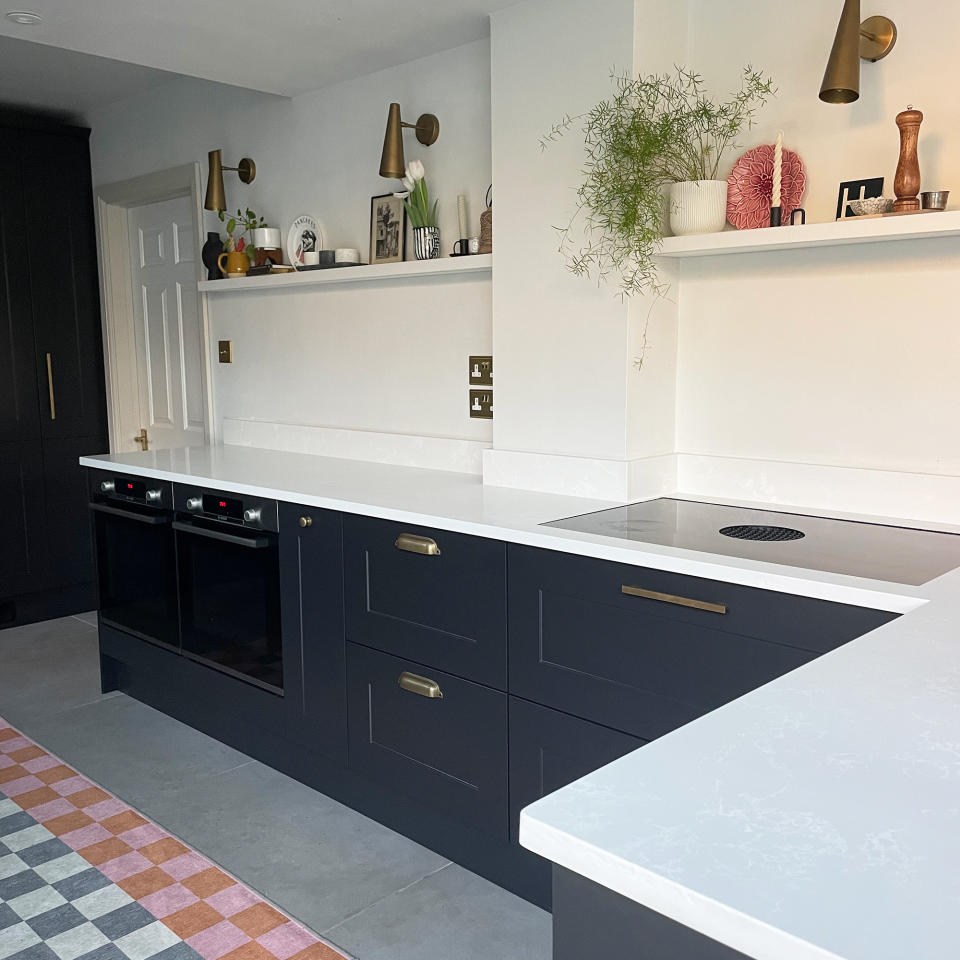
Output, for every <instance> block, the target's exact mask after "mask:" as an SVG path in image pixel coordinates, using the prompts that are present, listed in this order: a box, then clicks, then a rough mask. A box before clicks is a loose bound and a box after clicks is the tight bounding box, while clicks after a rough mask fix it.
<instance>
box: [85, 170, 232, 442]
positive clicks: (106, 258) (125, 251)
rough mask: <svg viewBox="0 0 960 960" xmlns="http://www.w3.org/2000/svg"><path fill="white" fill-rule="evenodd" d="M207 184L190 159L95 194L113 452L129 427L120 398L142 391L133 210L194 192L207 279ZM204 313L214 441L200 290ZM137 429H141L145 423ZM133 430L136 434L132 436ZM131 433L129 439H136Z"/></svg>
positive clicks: (208, 430) (207, 434)
mask: <svg viewBox="0 0 960 960" xmlns="http://www.w3.org/2000/svg"><path fill="white" fill-rule="evenodd" d="M202 189H203V188H202V183H201V175H200V164H199V163H185V164H183V165H182V166H179V167H171V168H170V169H168V170H160V171H158V172H157V173H148V174H146V175H145V176H142V177H134V178H133V179H131V180H121V181H120V182H119V183H111V184H107V185H106V186H103V187H98V188H97V190H96V192H95V194H94V203H95V206H96V222H97V245H98V247H99V250H100V303H101V312H102V315H103V359H104V365H105V368H106V369H105V373H106V386H107V421H108V426H109V432H110V451H111V453H116V452H117V451H118V450H121V449H122V447H121V445H120V444H121V437H126V434H125V433H124V432H123V431H124V430H125V429H129V428H128V427H127V426H126V425H125V423H124V411H123V410H122V409H121V404H120V398H121V397H124V396H127V397H129V396H135V395H137V353H136V343H135V340H134V337H133V301H132V297H133V293H132V290H133V284H132V276H133V274H132V271H131V266H130V244H129V231H128V229H127V211H128V210H129V209H130V208H131V207H140V206H143V205H145V204H148V203H159V202H160V201H162V200H173V199H174V198H176V197H190V198H191V199H192V201H193V204H192V206H193V210H194V230H195V238H194V239H195V242H196V250H197V256H196V264H197V280H198V281H199V280H203V279H204V266H203V262H202V261H201V259H200V250H201V249H202V248H203V244H204V242H205V240H206V236H205V234H204V229H203V205H202V201H201V196H202V192H201V191H202ZM197 309H198V310H199V316H200V330H201V337H200V344H201V350H202V352H203V356H202V357H201V364H200V370H201V376H202V379H203V384H202V389H203V397H204V412H205V415H206V425H205V429H204V438H205V440H206V442H207V443H212V442H213V435H214V430H213V422H214V421H213V392H212V390H211V389H210V384H211V382H212V372H213V371H212V368H211V364H210V359H211V350H210V321H209V317H208V316H207V298H206V297H205V296H203V295H202V294H200V293H198V294H197ZM128 419H129V415H128ZM136 429H139V425H138V427H137V428H136ZM132 437H133V433H131V434H130V438H132ZM130 438H128V439H130Z"/></svg>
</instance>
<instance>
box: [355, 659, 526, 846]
mask: <svg viewBox="0 0 960 960" xmlns="http://www.w3.org/2000/svg"><path fill="white" fill-rule="evenodd" d="M347 676H348V681H347V684H348V691H349V693H348V699H349V709H350V714H349V728H350V750H349V764H350V767H351V769H353V770H355V771H357V772H358V773H362V774H364V775H366V776H368V777H369V778H371V779H372V780H375V781H377V782H378V783H380V784H382V785H383V786H384V788H385V789H389V790H392V791H401V792H403V793H406V794H407V795H409V796H411V797H413V798H415V799H417V800H420V801H421V802H423V804H424V805H425V806H426V807H428V808H429V809H432V810H435V811H436V812H438V813H440V814H442V815H445V816H450V817H453V818H455V819H457V820H460V821H461V822H463V823H466V824H470V825H471V826H474V827H479V828H480V829H482V830H485V831H486V832H488V833H490V834H493V835H494V836H498V837H502V838H504V839H506V836H507V697H506V694H504V693H501V692H499V691H497V690H492V689H490V688H489V687H484V686H481V685H480V684H477V683H472V682H471V681H469V680H462V679H460V678H459V677H454V676H452V675H450V674H448V673H444V672H442V671H440V670H436V669H434V668H427V667H422V666H420V665H419V664H415V663H413V662H412V661H409V660H401V659H400V658H398V657H393V656H389V655H388V654H385V653H380V652H379V651H377V650H371V649H368V648H367V647H362V646H359V645H357V644H352V643H351V644H348V645H347Z"/></svg>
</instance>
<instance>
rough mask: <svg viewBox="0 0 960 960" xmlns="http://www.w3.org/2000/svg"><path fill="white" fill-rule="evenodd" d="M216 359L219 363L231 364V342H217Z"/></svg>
mask: <svg viewBox="0 0 960 960" xmlns="http://www.w3.org/2000/svg"><path fill="white" fill-rule="evenodd" d="M217 357H218V358H219V360H220V362H221V363H233V341H232V340H218V341H217Z"/></svg>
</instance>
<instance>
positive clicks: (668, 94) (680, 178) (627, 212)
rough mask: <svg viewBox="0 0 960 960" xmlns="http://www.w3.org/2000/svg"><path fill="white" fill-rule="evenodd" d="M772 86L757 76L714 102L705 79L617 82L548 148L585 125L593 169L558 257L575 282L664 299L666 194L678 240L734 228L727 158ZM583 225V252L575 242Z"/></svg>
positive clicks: (679, 72) (685, 73) (554, 134)
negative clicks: (597, 282)
mask: <svg viewBox="0 0 960 960" xmlns="http://www.w3.org/2000/svg"><path fill="white" fill-rule="evenodd" d="M773 92H774V90H773V81H772V80H771V79H770V78H769V77H766V76H764V75H763V74H761V73H759V72H757V71H755V70H754V69H753V68H751V67H749V66H748V67H746V68H745V69H744V71H743V80H742V83H741V86H740V90H739V91H738V92H737V93H735V94H734V95H733V96H732V97H731V98H729V99H728V100H726V101H724V102H716V101H714V100H711V99H710V98H709V97H708V96H707V94H706V92H705V90H704V82H703V79H702V77H701V76H700V75H699V74H697V73H694V72H692V71H689V70H685V69H683V68H680V67H678V68H676V71H675V72H674V73H672V74H664V75H656V74H654V75H650V76H645V77H644V76H641V77H636V78H634V77H628V76H622V77H614V93H613V95H612V96H611V97H610V98H609V99H607V100H603V101H601V102H600V103H598V104H597V105H596V106H595V107H593V108H592V109H591V110H590V111H588V112H587V113H586V114H584V115H583V116H582V117H570V116H567V117H564V119H563V120H562V121H561V122H560V123H559V124H557V125H556V126H555V127H554V128H553V129H552V130H551V131H550V133H549V134H548V135H547V136H546V137H545V138H544V139H543V140H542V141H541V147H543V148H546V146H547V145H548V144H549V143H550V142H551V141H553V140H556V139H557V138H558V137H560V136H562V135H563V134H564V133H566V132H567V131H568V130H569V129H571V128H572V127H573V126H574V124H575V123H576V122H577V121H578V120H583V132H584V142H585V147H586V154H587V159H586V162H585V164H584V170H583V173H584V177H585V179H584V182H583V184H582V185H581V186H580V188H579V190H578V191H577V199H578V206H577V209H576V210H575V212H574V214H573V217H572V218H571V219H570V221H569V223H568V224H567V226H566V227H564V228H561V229H560V234H561V243H560V251H561V253H563V254H564V256H565V257H566V259H567V263H568V266H569V267H570V269H571V270H572V272H573V273H575V274H577V275H590V274H597V275H599V277H600V278H604V277H606V276H607V275H608V274H609V273H610V272H611V271H613V272H615V273H618V274H619V275H620V281H621V282H620V286H621V290H622V292H623V293H625V294H628V295H629V294H632V293H638V292H642V291H647V292H656V291H658V290H659V289H660V283H659V280H658V276H657V265H656V255H657V252H658V251H659V249H660V243H661V241H662V239H663V228H664V194H668V195H669V214H670V215H669V219H670V226H671V229H672V230H673V232H674V233H675V234H687V233H710V232H713V231H717V230H721V229H723V226H724V223H725V222H726V206H727V182H726V180H719V179H718V174H719V171H720V164H721V161H722V159H723V156H724V154H725V153H726V152H727V151H728V150H730V149H732V148H735V147H736V146H737V145H738V144H737V138H738V136H739V134H740V133H741V132H742V131H743V130H744V129H747V128H749V127H750V126H752V124H753V120H754V117H755V115H756V112H757V110H759V108H760V107H761V106H762V105H763V104H764V103H765V102H766V101H767V99H768V98H769V97H770V96H771V95H772V94H773ZM581 215H582V216H583V219H584V221H585V224H584V225H585V227H586V230H585V232H584V236H585V245H583V246H579V248H578V244H577V243H576V242H575V233H574V231H575V227H576V225H577V220H578V218H579V217H580V216H581Z"/></svg>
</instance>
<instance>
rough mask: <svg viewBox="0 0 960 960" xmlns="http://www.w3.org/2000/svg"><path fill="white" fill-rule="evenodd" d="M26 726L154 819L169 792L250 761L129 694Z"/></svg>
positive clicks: (27, 722)
mask: <svg viewBox="0 0 960 960" xmlns="http://www.w3.org/2000/svg"><path fill="white" fill-rule="evenodd" d="M0 712H2V711H0ZM8 719H9V718H8ZM20 727H21V729H22V730H23V732H24V733H25V734H26V735H27V736H28V737H32V738H33V739H34V740H36V741H37V742H38V743H40V744H42V745H43V746H44V747H45V748H46V749H47V750H49V751H50V752H51V753H54V754H56V755H57V756H59V757H60V758H61V759H63V760H64V761H66V762H67V763H68V764H70V765H71V766H75V767H76V768H77V769H78V770H79V771H80V772H81V773H83V774H85V775H86V776H88V777H90V778H91V779H93V780H95V781H97V782H98V783H101V784H103V785H104V786H105V787H106V788H107V789H108V790H111V791H113V792H114V793H116V794H118V795H119V796H120V797H122V798H123V799H124V800H126V801H127V802H128V803H131V804H132V805H133V806H135V807H138V808H140V809H142V810H143V811H144V813H146V814H147V815H148V816H149V815H150V805H151V804H152V803H154V802H155V801H157V800H159V799H161V798H162V797H163V796H165V795H166V794H169V793H174V792H176V791H177V790H178V789H180V788H181V787H182V786H184V784H186V783H188V782H192V781H194V780H197V779H203V778H205V777H209V776H212V775H214V774H217V773H221V772H223V771H224V770H229V769H231V768H232V767H235V766H237V765H238V764H241V763H246V762H247V760H248V759H249V758H248V757H247V756H246V755H244V754H242V753H240V752H239V751H237V750H234V749H233V748H232V747H228V746H226V745H225V744H222V743H220V742H219V741H217V740H214V739H213V738H211V737H208V736H206V735H205V734H203V733H200V732H199V731H197V730H193V729H192V728H191V727H188V726H186V724H183V723H180V722H179V721H177V720H173V719H171V718H170V717H168V716H166V715H165V714H162V713H160V712H159V711H158V710H154V709H153V708H152V707H148V706H146V705H145V704H142V703H139V702H138V701H136V700H131V699H130V698H129V697H126V696H123V695H120V696H117V697H111V698H108V699H102V700H99V701H97V702H95V703H89V704H86V705H84V706H82V707H77V708H75V709H73V710H70V711H68V712H66V713H59V714H53V715H51V716H48V717H30V718H26V719H24V720H23V721H22V722H21V724H20Z"/></svg>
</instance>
